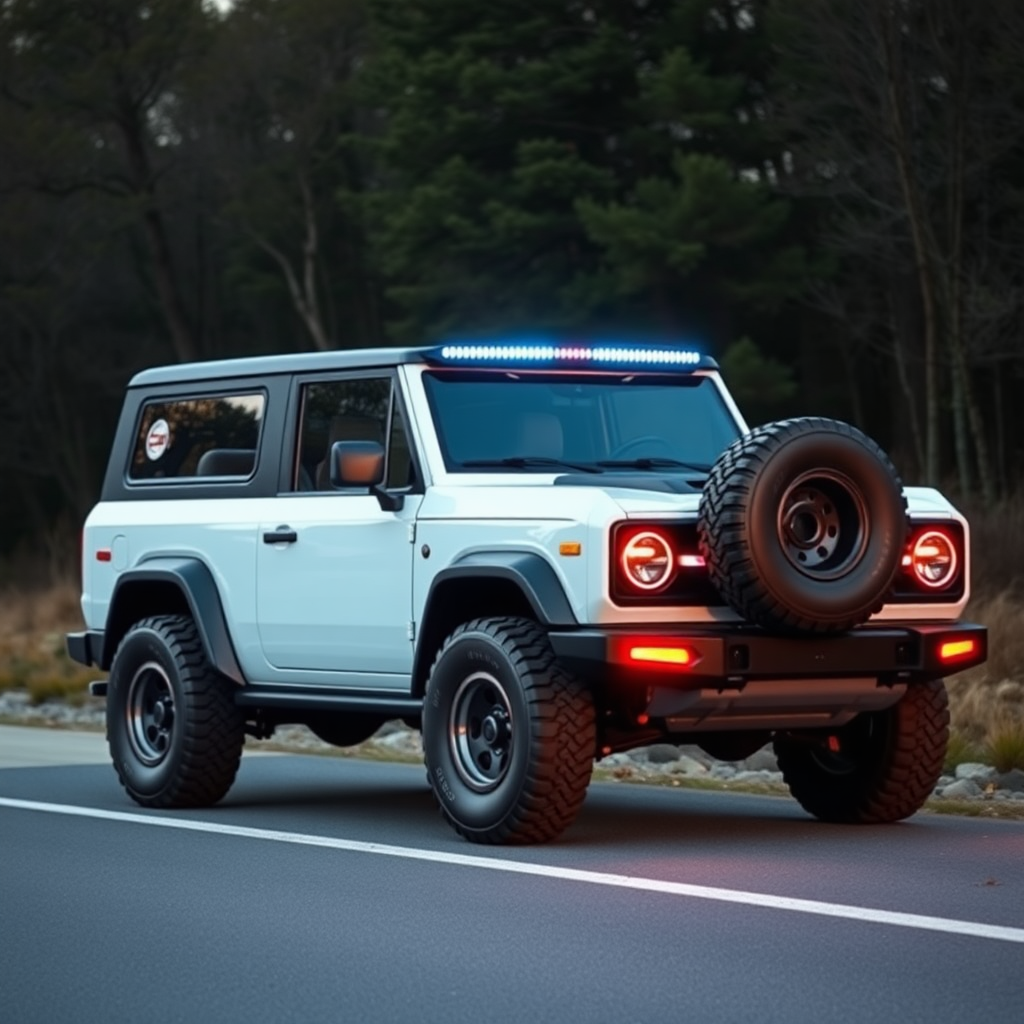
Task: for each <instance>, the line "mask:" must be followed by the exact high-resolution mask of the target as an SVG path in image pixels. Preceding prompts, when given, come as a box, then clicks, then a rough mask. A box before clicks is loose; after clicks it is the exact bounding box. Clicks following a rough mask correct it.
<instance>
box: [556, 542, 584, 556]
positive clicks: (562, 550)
mask: <svg viewBox="0 0 1024 1024" xmlns="http://www.w3.org/2000/svg"><path fill="white" fill-rule="evenodd" d="M582 551H583V545H582V544H581V543H580V542H579V541H578V540H564V541H562V543H561V544H559V545H558V553H559V554H560V555H566V556H571V555H578V554H580V553H581V552H582Z"/></svg>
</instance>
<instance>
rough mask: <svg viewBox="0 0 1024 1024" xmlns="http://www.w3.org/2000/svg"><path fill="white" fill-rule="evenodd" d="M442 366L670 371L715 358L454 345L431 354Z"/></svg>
mask: <svg viewBox="0 0 1024 1024" xmlns="http://www.w3.org/2000/svg"><path fill="white" fill-rule="evenodd" d="M430 356H431V357H432V361H433V360H438V361H440V362H443V363H461V364H464V365H469V364H480V363H483V364H489V365H497V364H505V365H509V366H523V365H541V366H557V365H576V366H579V365H588V364H589V365H597V366H602V367H609V368H614V367H619V366H627V367H664V368H671V369H695V368H697V367H706V368H714V367H715V365H716V364H715V363H714V361H713V360H712V359H710V358H708V357H707V356H705V355H703V354H702V353H700V352H697V351H695V350H694V349H681V348H657V347H652V346H645V345H635V346H631V345H610V344H609V345H596V344H585V345H572V344H558V345H555V344H545V343H530V344H514V343H494V344H451V345H441V346H440V347H438V348H435V349H433V350H432V351H431V353H430Z"/></svg>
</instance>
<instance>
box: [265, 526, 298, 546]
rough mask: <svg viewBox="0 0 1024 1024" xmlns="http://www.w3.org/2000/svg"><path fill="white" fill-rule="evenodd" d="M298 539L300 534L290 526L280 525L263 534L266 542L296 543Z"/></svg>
mask: <svg viewBox="0 0 1024 1024" xmlns="http://www.w3.org/2000/svg"><path fill="white" fill-rule="evenodd" d="M298 539H299V535H298V534H297V533H296V532H295V531H294V530H293V529H291V527H288V526H279V527H278V528H277V529H276V530H269V531H268V532H267V533H265V534H263V543H264V544H294V543H295V542H296V541H297V540H298Z"/></svg>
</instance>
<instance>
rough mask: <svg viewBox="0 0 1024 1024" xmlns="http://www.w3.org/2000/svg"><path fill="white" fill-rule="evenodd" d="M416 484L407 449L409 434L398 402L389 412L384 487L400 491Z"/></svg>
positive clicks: (414, 471) (408, 448) (413, 468)
mask: <svg viewBox="0 0 1024 1024" xmlns="http://www.w3.org/2000/svg"><path fill="white" fill-rule="evenodd" d="M415 482H416V470H415V466H414V465H413V461H412V451H411V449H410V447H409V432H408V431H407V430H406V429H405V420H404V419H403V417H402V409H401V406H400V405H399V403H398V402H395V403H393V405H392V410H391V438H390V440H389V441H388V477H387V481H386V483H385V486H386V487H387V488H388V489H389V490H401V489H402V488H403V487H411V486H412V485H413V484H414V483H415Z"/></svg>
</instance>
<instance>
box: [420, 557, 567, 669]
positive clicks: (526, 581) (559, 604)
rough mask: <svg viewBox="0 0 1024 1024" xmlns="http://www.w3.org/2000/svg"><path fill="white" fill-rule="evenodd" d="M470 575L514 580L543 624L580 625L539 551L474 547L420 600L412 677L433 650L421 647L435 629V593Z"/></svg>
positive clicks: (551, 569)
mask: <svg viewBox="0 0 1024 1024" xmlns="http://www.w3.org/2000/svg"><path fill="white" fill-rule="evenodd" d="M472 579H478V580H495V579H498V580H503V581H506V582H508V583H511V584H513V585H514V586H515V587H517V588H518V590H519V591H520V593H521V594H522V595H523V597H524V598H525V599H526V601H527V603H528V604H529V606H530V608H531V610H532V612H533V615H534V617H535V618H536V620H537V622H539V623H540V624H541V625H542V626H548V627H551V628H554V629H571V628H573V627H575V626H578V625H579V620H578V619H577V618H576V614H575V613H574V612H573V610H572V605H571V604H570V603H569V598H568V597H567V596H566V593H565V588H564V587H563V586H562V583H561V581H560V580H559V578H558V575H557V573H556V572H555V570H554V568H553V567H552V566H551V563H550V562H548V561H547V560H546V559H545V558H544V557H543V556H542V555H540V554H538V553H537V552H535V551H501V550H498V551H474V552H472V553H470V554H466V555H462V556H461V557H460V558H458V559H456V560H455V561H454V562H452V564H451V565H449V566H447V567H446V568H444V569H442V570H441V571H440V572H439V573H438V574H437V575H436V576H435V577H434V579H433V580H432V581H431V584H430V590H429V591H428V592H427V598H426V601H425V602H424V604H423V616H422V620H421V622H420V624H419V628H418V629H417V630H416V635H417V642H416V655H415V658H414V664H413V679H414V680H415V679H422V678H424V676H425V674H426V671H427V669H428V668H429V663H428V664H424V661H425V659H428V658H430V657H431V656H432V655H433V653H434V652H433V649H430V650H424V641H426V646H427V647H431V644H430V640H431V638H432V635H433V632H434V630H432V629H431V618H432V610H434V609H436V607H437V602H438V593H439V592H440V591H441V590H443V589H444V588H445V587H446V586H447V585H449V584H450V583H451V582H452V581H453V580H472ZM435 639H436V638H435Z"/></svg>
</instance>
